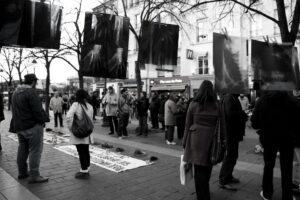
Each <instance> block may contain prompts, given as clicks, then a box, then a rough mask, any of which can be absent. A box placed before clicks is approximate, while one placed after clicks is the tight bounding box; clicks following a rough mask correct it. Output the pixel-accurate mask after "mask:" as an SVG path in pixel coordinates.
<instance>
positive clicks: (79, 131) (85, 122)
mask: <svg viewBox="0 0 300 200" xmlns="http://www.w3.org/2000/svg"><path fill="white" fill-rule="evenodd" d="M81 108H82V119H81V120H80V119H79V118H78V116H77V115H76V114H74V118H73V123H72V126H71V132H72V133H73V135H74V136H75V137H77V138H85V137H88V136H90V135H91V133H92V132H93V130H94V125H93V122H92V120H91V119H90V118H89V116H88V115H87V114H86V112H85V110H84V109H83V107H82V105H81Z"/></svg>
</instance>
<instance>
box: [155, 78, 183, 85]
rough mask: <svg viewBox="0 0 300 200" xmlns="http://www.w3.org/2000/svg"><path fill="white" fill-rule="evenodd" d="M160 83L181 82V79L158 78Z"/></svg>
mask: <svg viewBox="0 0 300 200" xmlns="http://www.w3.org/2000/svg"><path fill="white" fill-rule="evenodd" d="M159 83H160V84H168V83H182V80H181V79H172V80H160V81H159Z"/></svg>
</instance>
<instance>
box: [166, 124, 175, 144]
mask: <svg viewBox="0 0 300 200" xmlns="http://www.w3.org/2000/svg"><path fill="white" fill-rule="evenodd" d="M166 127H167V131H166V137H165V138H166V140H168V141H169V142H173V139H174V129H175V126H166Z"/></svg>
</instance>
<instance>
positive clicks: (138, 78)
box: [135, 44, 148, 99]
mask: <svg viewBox="0 0 300 200" xmlns="http://www.w3.org/2000/svg"><path fill="white" fill-rule="evenodd" d="M139 47H140V44H139ZM135 78H136V82H137V98H138V99H140V97H141V93H142V89H143V86H142V78H141V59H140V54H138V59H137V64H136V65H135ZM147 78H148V77H147Z"/></svg>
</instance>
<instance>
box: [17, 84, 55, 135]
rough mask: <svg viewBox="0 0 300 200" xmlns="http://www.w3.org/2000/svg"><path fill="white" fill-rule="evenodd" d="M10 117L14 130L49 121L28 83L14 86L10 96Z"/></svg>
mask: <svg viewBox="0 0 300 200" xmlns="http://www.w3.org/2000/svg"><path fill="white" fill-rule="evenodd" d="M12 117H13V122H12V123H13V124H12V126H13V128H14V131H15V132H20V131H24V130H27V129H30V128H32V127H34V126H35V125H36V124H44V123H45V122H49V121H50V119H49V116H48V115H47V114H46V112H45V111H44V109H43V107H42V102H41V100H40V98H39V97H38V95H37V93H36V91H35V89H33V88H31V87H30V86H29V85H20V86H18V87H17V88H16V90H15V92H14V94H13V96H12Z"/></svg>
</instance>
